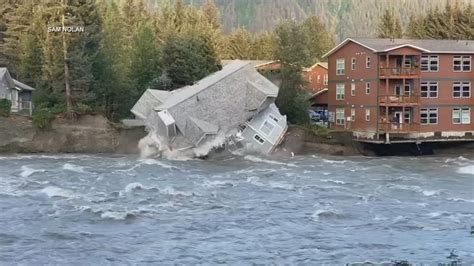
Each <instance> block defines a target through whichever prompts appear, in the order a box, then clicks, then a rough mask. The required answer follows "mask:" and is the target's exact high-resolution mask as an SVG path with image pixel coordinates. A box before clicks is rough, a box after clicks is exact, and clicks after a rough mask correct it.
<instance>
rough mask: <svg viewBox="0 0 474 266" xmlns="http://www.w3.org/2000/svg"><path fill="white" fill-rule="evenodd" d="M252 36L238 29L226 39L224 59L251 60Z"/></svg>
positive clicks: (243, 29) (242, 29) (244, 30)
mask: <svg viewBox="0 0 474 266" xmlns="http://www.w3.org/2000/svg"><path fill="white" fill-rule="evenodd" d="M252 42H253V40H252V35H251V34H250V32H248V31H247V30H246V29H245V28H238V29H237V30H236V31H234V32H233V33H232V34H231V35H229V36H227V38H226V47H227V49H226V51H225V58H226V59H252V53H253V47H252Z"/></svg>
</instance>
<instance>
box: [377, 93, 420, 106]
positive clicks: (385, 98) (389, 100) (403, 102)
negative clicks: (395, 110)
mask: <svg viewBox="0 0 474 266" xmlns="http://www.w3.org/2000/svg"><path fill="white" fill-rule="evenodd" d="M419 104H420V96H419V95H379V105H384V106H417V105H419Z"/></svg>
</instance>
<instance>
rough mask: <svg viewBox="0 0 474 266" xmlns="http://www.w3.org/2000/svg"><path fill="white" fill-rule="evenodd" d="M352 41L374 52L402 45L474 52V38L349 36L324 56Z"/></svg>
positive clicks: (432, 49)
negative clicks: (438, 38) (439, 38)
mask: <svg viewBox="0 0 474 266" xmlns="http://www.w3.org/2000/svg"><path fill="white" fill-rule="evenodd" d="M350 41H353V42H355V43H358V44H360V45H363V46H365V47H367V48H368V49H371V50H373V51H374V52H386V51H389V50H392V49H395V48H398V47H402V46H411V47H415V48H419V49H421V50H423V51H424V52H427V53H467V54H471V53H473V54H474V41H472V40H434V39H378V38H348V39H346V40H344V41H343V42H341V43H340V44H339V45H337V46H336V47H334V48H333V49H332V50H331V51H329V52H328V53H327V54H325V55H324V57H327V56H329V55H330V54H332V53H333V52H335V51H337V50H338V49H339V48H341V47H342V46H344V45H345V44H346V43H348V42H350Z"/></svg>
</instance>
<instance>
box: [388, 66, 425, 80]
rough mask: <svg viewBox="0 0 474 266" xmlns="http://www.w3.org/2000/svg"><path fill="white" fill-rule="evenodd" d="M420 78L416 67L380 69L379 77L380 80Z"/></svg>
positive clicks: (418, 69)
mask: <svg viewBox="0 0 474 266" xmlns="http://www.w3.org/2000/svg"><path fill="white" fill-rule="evenodd" d="M419 76H420V68H418V67H388V68H387V67H380V68H379V77H380V78H381V79H387V78H390V79H403V78H406V79H412V78H418V77H419Z"/></svg>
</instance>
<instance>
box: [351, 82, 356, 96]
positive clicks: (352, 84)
mask: <svg viewBox="0 0 474 266" xmlns="http://www.w3.org/2000/svg"><path fill="white" fill-rule="evenodd" d="M355 95H356V84H355V83H354V82H352V83H351V96H355Z"/></svg>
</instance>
